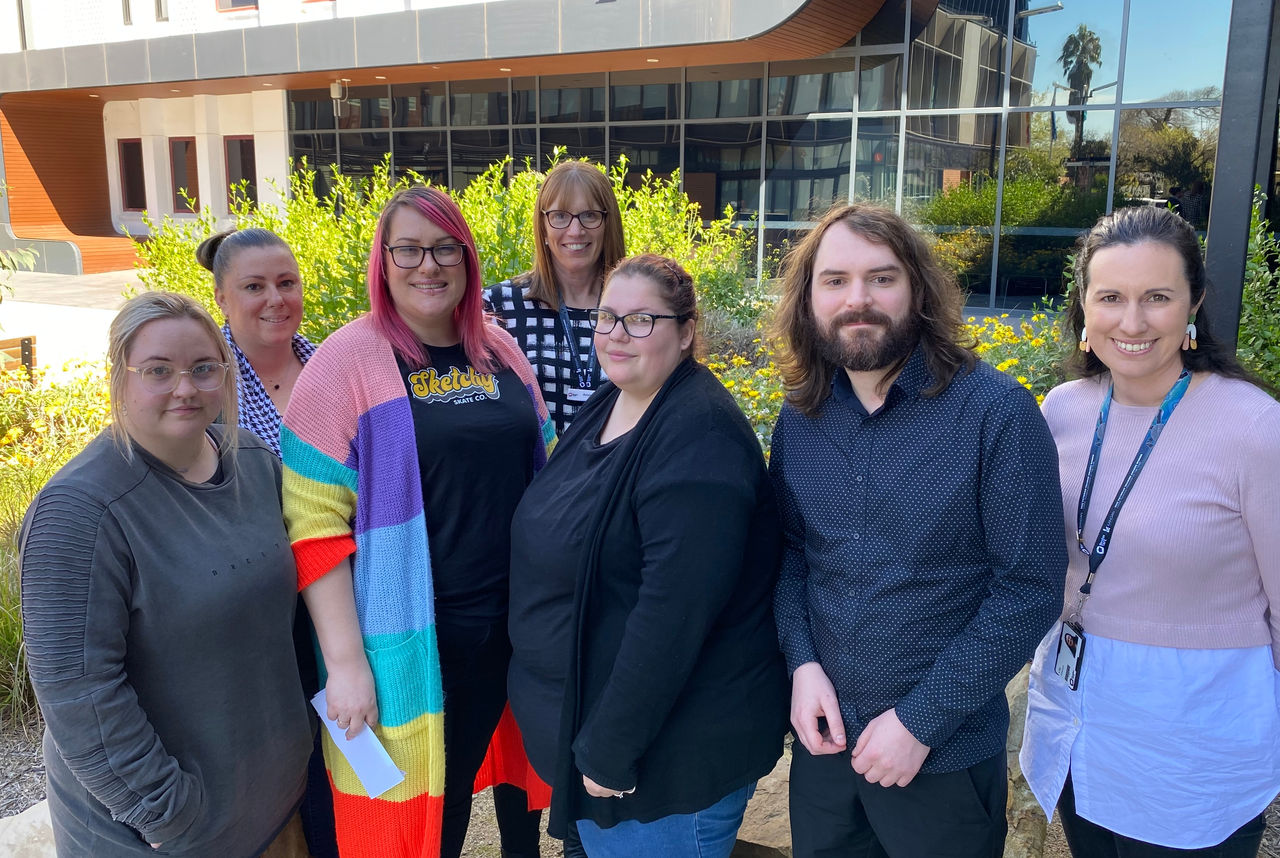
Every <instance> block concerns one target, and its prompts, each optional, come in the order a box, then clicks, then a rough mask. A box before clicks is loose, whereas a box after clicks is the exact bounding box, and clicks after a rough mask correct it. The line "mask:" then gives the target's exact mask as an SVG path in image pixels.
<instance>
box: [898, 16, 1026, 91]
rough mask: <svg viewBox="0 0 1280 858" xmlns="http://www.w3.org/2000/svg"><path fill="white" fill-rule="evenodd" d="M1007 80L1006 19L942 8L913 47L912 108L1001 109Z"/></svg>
mask: <svg viewBox="0 0 1280 858" xmlns="http://www.w3.org/2000/svg"><path fill="white" fill-rule="evenodd" d="M1000 5H1001V6H1003V5H1004V4H1000ZM993 11H998V10H993ZM1003 74H1004V16H1003V15H1002V14H1000V15H995V16H988V15H981V14H960V13H955V12H949V11H947V10H946V9H945V8H944V7H943V6H941V5H940V6H939V7H938V11H937V12H936V13H935V14H934V16H933V18H932V19H931V20H930V21H929V24H928V26H926V27H925V28H924V30H923V32H921V33H920V35H919V36H918V37H917V38H916V40H915V41H913V42H912V43H911V59H910V66H909V70H908V72H907V107H909V108H912V109H922V108H923V109H930V108H939V107H941V108H950V107H995V106H997V105H999V104H1000V103H1001V101H1002V100H1003V98H1004V92H1003V89H1002V87H1003Z"/></svg>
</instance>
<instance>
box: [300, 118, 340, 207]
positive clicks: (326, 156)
mask: <svg viewBox="0 0 1280 858" xmlns="http://www.w3.org/2000/svg"><path fill="white" fill-rule="evenodd" d="M292 138H293V169H294V172H299V171H301V170H302V169H303V168H304V167H305V168H306V169H308V170H313V171H315V179H314V181H313V182H312V190H314V191H315V194H316V196H317V197H324V196H325V195H326V194H328V193H329V189H330V188H331V187H332V186H333V169H334V168H335V167H337V166H338V135H336V134H332V133H329V134H294V135H292Z"/></svg>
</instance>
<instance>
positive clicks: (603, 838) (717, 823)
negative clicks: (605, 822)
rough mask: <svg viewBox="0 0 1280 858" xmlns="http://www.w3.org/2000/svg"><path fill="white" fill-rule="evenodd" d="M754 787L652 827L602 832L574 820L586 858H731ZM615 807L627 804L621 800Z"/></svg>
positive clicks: (629, 823)
mask: <svg viewBox="0 0 1280 858" xmlns="http://www.w3.org/2000/svg"><path fill="white" fill-rule="evenodd" d="M755 791H756V784H755V781H752V782H751V783H749V784H747V785H746V786H744V787H742V788H741V789H738V790H734V791H733V792H731V793H729V794H728V795H727V796H725V797H724V798H722V799H720V800H719V801H717V802H716V803H715V804H713V805H711V806H710V807H708V808H706V809H705V810H699V811H697V812H695V813H673V814H671V815H670V816H664V817H662V818H661V819H655V820H654V821H653V822H636V821H635V820H630V819H629V820H626V821H625V822H619V823H618V824H617V825H615V826H613V827H612V828H601V827H600V826H598V825H596V824H595V823H594V822H592V821H591V820H590V819H579V820H578V834H579V835H581V837H582V845H583V847H585V848H586V850H587V855H588V856H589V858H639V856H651V855H662V856H669V858H729V853H730V852H732V851H733V845H734V843H735V842H736V841H737V839H738V828H740V827H741V826H742V815H743V813H744V812H746V809H747V802H748V801H750V800H751V796H752V795H753V794H754V793H755ZM618 801H626V799H625V798H621V799H618Z"/></svg>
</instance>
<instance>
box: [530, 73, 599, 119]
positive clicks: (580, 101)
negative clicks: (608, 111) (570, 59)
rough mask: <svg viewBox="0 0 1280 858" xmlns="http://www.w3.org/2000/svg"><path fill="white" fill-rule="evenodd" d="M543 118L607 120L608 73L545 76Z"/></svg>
mask: <svg viewBox="0 0 1280 858" xmlns="http://www.w3.org/2000/svg"><path fill="white" fill-rule="evenodd" d="M541 99H542V100H541V103H540V104H541V107H540V112H541V115H542V121H543V122H604V75H603V74H577V75H555V76H548V77H544V78H542V86H541Z"/></svg>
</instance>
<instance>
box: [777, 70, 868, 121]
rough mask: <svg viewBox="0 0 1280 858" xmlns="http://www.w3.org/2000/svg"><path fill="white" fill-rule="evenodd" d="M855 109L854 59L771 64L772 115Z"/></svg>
mask: <svg viewBox="0 0 1280 858" xmlns="http://www.w3.org/2000/svg"><path fill="white" fill-rule="evenodd" d="M852 109H853V58H852V57H840V58H836V59H828V60H804V61H801V62H790V63H785V62H784V63H772V64H770V66H769V115H770V116H795V115H799V114H806V113H834V112H837V111H846V110H852Z"/></svg>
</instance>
